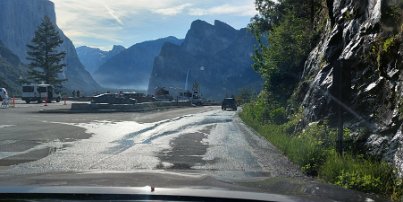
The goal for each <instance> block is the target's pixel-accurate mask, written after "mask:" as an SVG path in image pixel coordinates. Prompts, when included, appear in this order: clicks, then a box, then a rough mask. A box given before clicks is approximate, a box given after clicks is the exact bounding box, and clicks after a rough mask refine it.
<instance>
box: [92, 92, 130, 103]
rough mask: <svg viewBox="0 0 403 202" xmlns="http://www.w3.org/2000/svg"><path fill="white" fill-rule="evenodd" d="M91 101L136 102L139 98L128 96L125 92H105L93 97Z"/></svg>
mask: <svg viewBox="0 0 403 202" xmlns="http://www.w3.org/2000/svg"><path fill="white" fill-rule="evenodd" d="M91 103H108V104H136V103H137V100H136V99H134V98H130V97H126V96H124V95H123V94H117V93H103V94H99V95H96V96H93V97H92V98H91Z"/></svg>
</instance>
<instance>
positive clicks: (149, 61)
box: [94, 36, 182, 90]
mask: <svg viewBox="0 0 403 202" xmlns="http://www.w3.org/2000/svg"><path fill="white" fill-rule="evenodd" d="M165 43H172V44H177V45H178V44H181V43H182V40H180V39H177V38H175V37H172V36H171V37H167V38H162V39H157V40H153V41H145V42H142V43H137V44H135V45H133V46H131V47H130V48H128V49H127V50H124V51H122V52H121V53H120V54H118V55H116V56H114V57H112V58H110V59H109V60H107V61H106V62H105V63H104V64H103V65H101V66H100V67H99V69H98V70H97V71H96V72H95V73H94V78H95V79H96V80H97V81H98V82H99V83H100V84H101V85H103V86H105V87H124V88H136V89H141V90H146V89H147V86H148V81H149V79H150V75H151V71H152V68H153V62H154V58H155V57H156V56H157V55H158V54H159V53H160V51H161V47H162V46H163V45H164V44H165Z"/></svg>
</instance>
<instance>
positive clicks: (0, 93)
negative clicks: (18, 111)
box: [0, 88, 9, 108]
mask: <svg viewBox="0 0 403 202" xmlns="http://www.w3.org/2000/svg"><path fill="white" fill-rule="evenodd" d="M0 102H1V107H2V108H6V107H8V102H9V97H8V93H7V90H6V89H5V88H0Z"/></svg>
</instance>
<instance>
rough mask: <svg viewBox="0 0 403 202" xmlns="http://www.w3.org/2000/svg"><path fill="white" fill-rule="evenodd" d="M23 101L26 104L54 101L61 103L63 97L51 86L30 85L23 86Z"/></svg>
mask: <svg viewBox="0 0 403 202" xmlns="http://www.w3.org/2000/svg"><path fill="white" fill-rule="evenodd" d="M21 99H22V100H24V101H25V102H26V103H30V102H31V101H37V102H38V103H41V102H43V101H47V102H52V100H55V101H56V102H60V100H61V99H62V97H61V95H60V92H58V91H56V90H55V88H54V87H53V86H52V85H50V84H30V85H23V86H22V97H21Z"/></svg>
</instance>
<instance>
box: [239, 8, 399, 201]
mask: <svg viewBox="0 0 403 202" xmlns="http://www.w3.org/2000/svg"><path fill="white" fill-rule="evenodd" d="M276 2H277V1H276ZM276 2H274V1H271V0H256V2H255V3H256V8H257V10H258V12H259V14H258V15H257V16H255V17H254V18H252V21H251V23H250V25H249V28H250V29H251V30H252V32H253V33H254V34H255V36H256V38H257V39H258V42H259V46H258V47H256V49H255V54H254V55H253V60H254V65H253V68H254V69H255V70H256V71H257V72H259V73H260V74H261V75H262V77H263V79H264V81H265V84H264V89H263V90H262V92H261V93H260V94H259V95H258V96H255V98H252V97H253V96H252V97H251V96H249V97H248V96H245V95H243V96H241V97H247V98H249V100H247V101H249V102H247V101H245V99H241V100H242V103H246V104H244V105H243V109H242V112H241V113H240V117H241V118H242V120H243V121H244V122H245V123H246V124H247V125H249V126H251V127H252V128H253V129H255V130H256V131H257V132H258V133H259V134H261V135H262V136H264V137H265V138H266V139H268V140H269V141H270V142H271V143H272V144H273V145H275V146H276V147H277V148H278V149H279V150H280V151H282V152H283V153H284V154H285V155H286V156H287V157H288V158H289V159H290V160H291V161H292V162H293V163H295V164H297V165H299V166H300V168H301V170H302V171H303V172H304V173H305V174H307V175H309V176H314V177H318V178H319V179H321V180H324V181H326V182H329V183H332V184H335V185H339V186H341V187H344V188H348V189H354V190H358V191H363V192H366V193H375V194H381V195H384V196H390V197H391V199H392V200H399V199H401V197H402V195H403V182H402V179H399V178H397V175H396V171H395V170H394V168H393V166H391V165H389V164H387V163H386V162H382V161H380V160H378V159H374V158H371V157H369V156H367V155H365V153H364V152H362V151H360V149H359V148H356V146H355V145H354V144H351V141H350V140H349V138H350V131H349V130H347V129H345V131H344V139H345V142H346V147H345V148H344V151H345V152H344V154H343V155H340V154H338V153H337V152H336V149H335V148H336V136H337V133H336V130H335V128H333V126H332V124H329V122H330V121H329V120H322V121H319V122H315V123H310V124H309V125H308V126H306V127H305V126H301V125H300V123H301V119H302V116H303V113H302V110H301V109H300V107H299V106H300V103H301V101H302V99H303V97H301V95H297V94H296V93H295V92H296V89H297V88H300V87H301V86H302V85H301V84H304V81H300V78H301V75H302V72H303V65H304V62H305V60H306V59H307V57H308V54H309V52H310V50H312V48H313V47H314V46H315V45H316V44H317V43H318V41H319V38H320V35H321V34H322V32H323V31H324V30H325V24H326V21H327V18H325V17H324V16H328V13H327V3H328V2H330V1H325V0H310V1H299V0H280V1H278V2H280V3H276ZM392 42H393V40H389V41H385V43H384V44H383V48H384V47H388V44H392ZM384 49H385V51H387V50H388V49H387V48H384ZM298 85H300V86H299V87H298ZM243 94H246V93H243Z"/></svg>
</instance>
